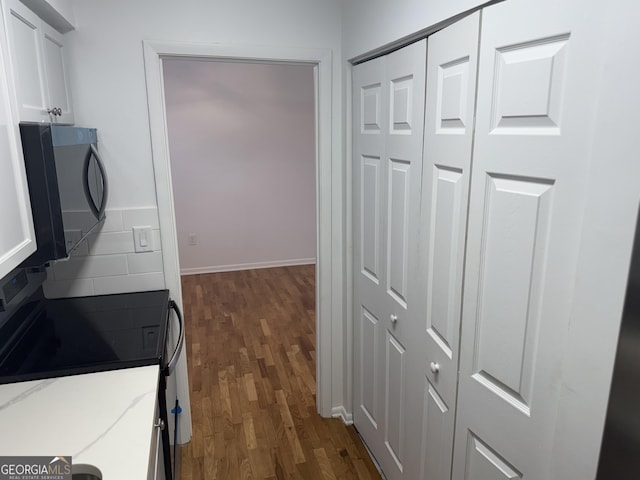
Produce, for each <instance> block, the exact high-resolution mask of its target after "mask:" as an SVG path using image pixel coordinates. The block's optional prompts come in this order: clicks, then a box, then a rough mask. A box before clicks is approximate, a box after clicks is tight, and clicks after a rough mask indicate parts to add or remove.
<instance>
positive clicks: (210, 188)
mask: <svg viewBox="0 0 640 480" xmlns="http://www.w3.org/2000/svg"><path fill="white" fill-rule="evenodd" d="M164 86H165V98H166V109H167V123H168V127H169V128H168V130H169V148H170V154H171V179H172V184H173V194H174V205H175V212H176V224H177V236H178V247H179V251H180V270H181V273H182V274H194V273H207V272H217V271H231V270H244V269H251V268H261V267H271V266H283V265H298V264H308V263H315V255H316V211H315V108H314V72H313V66H312V65H283V64H265V63H239V62H220V61H205V60H192V59H181V58H172V59H166V60H164ZM190 235H196V237H197V244H196V245H191V244H190V238H189V236H190Z"/></svg>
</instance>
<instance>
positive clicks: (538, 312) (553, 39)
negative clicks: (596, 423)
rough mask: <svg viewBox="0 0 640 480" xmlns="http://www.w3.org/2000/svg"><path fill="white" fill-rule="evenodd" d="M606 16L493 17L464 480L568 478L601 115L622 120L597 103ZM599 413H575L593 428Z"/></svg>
mask: <svg viewBox="0 0 640 480" xmlns="http://www.w3.org/2000/svg"><path fill="white" fill-rule="evenodd" d="M602 15H603V13H602V11H601V9H600V7H599V6H598V5H596V4H591V3H590V2H582V1H580V0H566V1H563V2H557V1H555V0H538V1H535V2H534V1H520V0H510V1H508V2H504V3H500V4H497V5H493V6H491V7H488V8H486V9H485V10H484V12H483V17H482V34H481V40H480V45H481V51H480V56H479V62H478V63H479V74H478V103H477V121H476V136H475V146H474V156H473V173H472V180H471V193H470V203H469V205H470V206H469V224H468V225H469V226H468V242H467V253H466V267H465V283H464V301H463V320H462V337H461V347H460V351H461V354H460V380H459V393H458V399H459V400H458V401H459V406H458V412H457V418H456V437H455V451H454V463H453V478H454V479H456V480H457V479H460V480H461V479H470V478H472V479H474V480H497V479H520V478H525V479H551V478H557V477H556V476H554V474H553V473H552V472H551V471H550V467H551V462H550V461H549V459H550V458H552V457H553V452H554V448H556V440H557V439H558V435H559V434H558V429H557V421H558V405H559V404H560V402H561V400H562V399H563V368H565V367H564V364H563V361H564V359H565V355H566V351H567V347H568V344H567V332H568V331H569V330H570V327H571V323H572V320H574V321H581V319H575V318H574V319H572V308H573V305H572V302H573V296H574V292H575V288H576V285H577V284H579V283H580V279H578V278H577V277H576V266H577V261H578V252H579V248H580V245H581V242H582V241H583V235H584V233H583V230H582V222H583V217H584V211H585V204H586V200H587V198H588V196H589V191H588V189H587V179H588V172H589V169H590V158H591V156H592V148H593V146H592V145H593V143H592V140H593V138H595V137H596V136H597V135H598V133H599V132H598V131H596V125H597V124H598V123H600V122H609V121H614V120H613V119H599V118H598V117H597V110H596V109H597V101H596V99H597V98H598V97H599V95H600V92H599V87H600V85H599V82H600V76H599V74H592V71H593V69H594V67H597V66H599V65H603V64H605V63H607V62H608V61H613V60H612V59H614V58H616V57H613V56H612V55H613V54H614V53H617V52H606V51H604V48H602V42H601V39H600V38H599V35H598V31H599V26H600V25H601V18H602ZM619 58H620V59H623V57H619ZM615 61H618V60H615ZM596 71H597V72H598V73H599V71H598V70H596ZM592 235H593V234H592ZM584 238H586V237H584ZM594 297H597V292H595V291H594ZM596 301H597V300H596ZM612 322H613V319H612ZM595 334H596V335H597V332H596V333H595ZM603 361H609V360H607V359H603ZM593 388H594V391H595V390H596V389H599V388H601V387H599V386H598V385H594V386H593ZM568 392H569V389H567V390H565V393H566V394H567V395H569V396H571V395H574V393H573V392H572V391H571V393H570V394H569V393H568ZM591 413H592V412H589V411H584V412H576V414H584V421H585V423H586V430H585V431H587V432H588V431H590V430H589V428H588V427H589V423H590V422H591V421H592V415H591ZM580 451H581V450H580V445H576V448H575V450H574V452H580ZM566 461H567V462H568V463H569V464H571V463H573V462H575V460H574V459H572V458H567V459H566ZM563 478H581V477H563Z"/></svg>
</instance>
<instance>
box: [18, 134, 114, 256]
mask: <svg viewBox="0 0 640 480" xmlns="http://www.w3.org/2000/svg"><path fill="white" fill-rule="evenodd" d="M20 137H21V140H22V150H23V154H24V162H25V167H26V174H27V184H28V186H29V197H30V199H31V212H32V214H33V224H34V229H35V236H36V245H37V251H36V252H35V253H34V254H33V255H31V256H30V257H29V258H27V259H26V260H25V261H24V262H23V263H22V265H21V267H41V266H43V265H45V264H47V263H48V262H50V261H52V260H57V259H60V258H66V257H68V256H69V254H70V253H71V252H72V251H73V249H75V248H76V247H77V246H78V244H80V242H82V240H83V239H84V238H85V237H86V236H87V235H88V234H89V233H91V231H93V230H94V229H95V228H96V227H97V226H98V225H100V224H101V223H102V222H104V220H105V218H106V216H105V208H106V204H107V194H108V186H107V176H106V172H105V168H104V164H103V163H102V161H101V159H100V155H99V153H98V148H97V137H98V135H97V131H96V129H95V128H80V127H72V126H63V125H45V124H27V123H21V124H20Z"/></svg>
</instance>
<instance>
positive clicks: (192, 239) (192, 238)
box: [189, 233, 198, 245]
mask: <svg viewBox="0 0 640 480" xmlns="http://www.w3.org/2000/svg"><path fill="white" fill-rule="evenodd" d="M197 244H198V237H197V236H196V234H195V233H190V234H189V245H197Z"/></svg>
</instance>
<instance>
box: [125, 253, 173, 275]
mask: <svg viewBox="0 0 640 480" xmlns="http://www.w3.org/2000/svg"><path fill="white" fill-rule="evenodd" d="M127 263H128V265H129V273H152V272H162V271H164V268H163V264H162V252H160V251H158V252H144V253H130V254H129V255H127Z"/></svg>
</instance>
